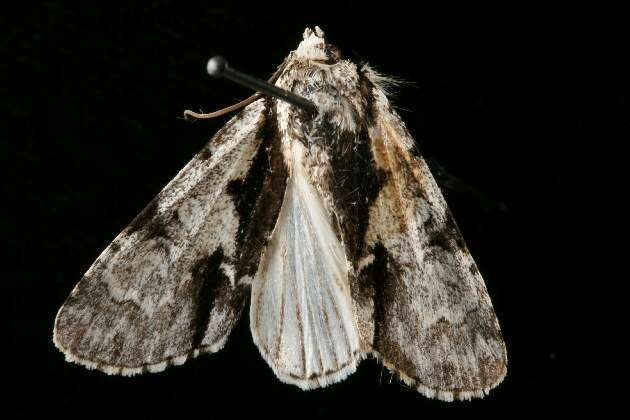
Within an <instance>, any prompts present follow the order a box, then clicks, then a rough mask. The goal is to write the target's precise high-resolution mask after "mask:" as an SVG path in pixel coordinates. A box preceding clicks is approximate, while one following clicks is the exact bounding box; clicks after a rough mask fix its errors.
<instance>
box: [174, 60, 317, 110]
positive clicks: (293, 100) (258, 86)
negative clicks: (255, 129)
mask: <svg viewBox="0 0 630 420" xmlns="http://www.w3.org/2000/svg"><path fill="white" fill-rule="evenodd" d="M285 67H286V62H285V63H283V64H282V65H281V66H280V67H279V68H278V70H276V72H275V73H274V74H273V76H271V78H270V79H269V81H268V82H266V81H264V80H262V79H258V78H257V77H253V76H250V75H248V74H245V73H242V72H240V71H238V70H236V69H234V68H232V67H230V66H229V64H228V62H227V61H226V60H225V58H223V57H221V56H214V57H212V58H211V59H210V60H209V61H208V65H207V66H206V69H207V71H208V74H209V75H211V76H213V77H216V78H221V77H225V78H226V79H229V80H232V81H233V82H236V83H238V84H240V85H243V86H246V87H248V88H250V89H253V90H255V91H256V93H255V94H253V95H252V96H250V97H249V98H247V99H245V100H243V101H240V102H238V103H236V104H234V105H231V106H229V107H226V108H223V109H220V110H218V111H215V112H210V113H208V114H199V113H196V112H193V111H190V110H186V111H184V117H193V118H196V119H209V118H215V117H219V116H221V115H224V114H227V113H228V112H232V111H236V110H237V109H240V108H242V107H244V106H247V105H249V104H251V103H252V102H254V101H255V100H257V99H258V98H260V97H262V96H263V95H268V96H273V97H275V98H278V99H280V100H283V101H285V102H288V103H290V104H292V105H294V106H297V107H298V108H301V109H303V110H305V111H306V112H308V113H309V114H315V113H317V107H316V106H315V104H314V103H313V102H311V101H309V100H308V99H306V98H303V97H301V96H298V95H296V94H294V93H292V92H289V91H287V90H284V89H281V88H279V87H277V86H275V85H273V84H272V83H273V82H275V81H276V80H277V79H278V77H279V76H280V74H281V73H282V71H283V70H284V68H285Z"/></svg>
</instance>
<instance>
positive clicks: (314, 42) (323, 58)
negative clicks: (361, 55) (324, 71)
mask: <svg viewBox="0 0 630 420" xmlns="http://www.w3.org/2000/svg"><path fill="white" fill-rule="evenodd" d="M295 58H297V59H301V60H312V61H319V62H322V63H326V64H335V63H337V62H338V61H339V60H341V53H340V52H339V50H338V49H337V47H335V46H334V45H331V44H327V43H326V38H325V37H324V31H322V30H321V29H320V27H319V26H316V27H315V30H312V29H311V28H306V29H305V30H304V35H303V39H302V42H300V45H298V47H297V50H295Z"/></svg>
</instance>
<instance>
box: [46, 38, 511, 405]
mask: <svg viewBox="0 0 630 420" xmlns="http://www.w3.org/2000/svg"><path fill="white" fill-rule="evenodd" d="M215 64H216V63H215ZM234 74H236V75H237V76H238V73H234ZM234 74H233V76H234ZM241 76H242V75H241ZM234 78H238V77H236V76H235V77H234ZM390 83H391V79H389V78H387V77H385V76H383V75H381V74H379V73H378V72H377V71H375V70H374V69H372V68H371V67H370V66H368V65H366V64H362V65H361V64H357V63H355V62H353V61H351V60H348V59H343V58H342V56H341V53H340V52H339V50H338V49H337V48H336V47H334V46H333V45H331V44H328V43H327V42H326V40H325V37H324V33H323V31H322V30H321V29H320V28H319V27H315V29H314V30H311V29H309V28H307V29H306V30H305V32H304V35H303V40H302V41H301V43H300V44H299V46H298V47H297V49H296V50H295V51H293V52H291V53H290V54H289V56H288V57H287V58H286V59H285V61H284V63H283V64H282V65H281V66H280V68H279V69H278V71H277V72H276V76H275V77H274V78H273V80H272V83H269V84H268V86H267V87H264V89H263V90H266V91H268V92H271V93H270V94H263V93H258V94H256V95H254V97H253V98H252V99H251V100H249V101H247V102H246V103H244V104H246V106H245V107H244V109H243V110H242V111H240V113H239V114H237V115H236V116H234V117H233V118H232V119H230V120H229V122H228V123H227V124H226V125H225V126H224V127H223V128H221V130H219V132H218V133H216V134H215V135H214V137H212V139H211V140H210V142H209V143H208V144H207V145H206V146H205V147H204V148H203V149H202V150H201V151H200V152H199V153H198V154H197V155H196V156H195V157H194V158H193V159H192V160H191V161H190V162H189V163H188V164H187V165H186V166H185V167H184V168H183V169H182V170H181V171H180V172H179V173H178V174H177V176H175V178H174V179H173V180H172V181H171V182H170V183H169V184H168V185H167V186H166V187H165V188H164V189H163V190H162V191H161V192H160V193H159V194H158V195H157V197H155V199H154V200H153V201H151V203H150V204H149V205H148V206H147V207H146V208H145V209H144V210H143V211H142V212H141V213H140V214H139V215H138V216H137V217H136V218H135V219H134V220H133V221H132V222H131V224H130V225H129V226H128V227H127V228H126V229H125V230H124V231H123V232H122V233H120V234H119V235H118V236H117V237H116V238H115V239H114V241H113V242H112V243H111V244H110V245H109V246H108V247H107V248H106V249H105V251H103V253H102V254H101V255H100V256H99V257H98V259H97V260H96V262H94V264H93V265H92V266H91V267H90V268H89V270H88V271H87V272H86V273H85V275H84V277H83V278H82V279H81V280H80V282H79V283H78V284H77V286H76V287H75V288H74V290H73V291H72V293H71V294H70V296H69V297H68V298H67V300H66V302H65V303H64V305H63V306H62V307H61V309H60V310H59V313H58V314H57V317H56V320H55V326H54V333H53V337H54V338H53V341H54V343H55V345H56V346H57V347H58V348H59V349H60V350H61V351H62V352H63V353H64V354H65V357H66V360H68V361H71V362H75V363H79V364H81V365H84V366H86V367H88V368H90V369H98V370H101V371H103V372H106V373H108V374H119V375H135V374H139V373H144V372H159V371H162V370H164V369H165V368H166V367H168V366H172V365H181V364H182V363H184V362H185V361H187V360H189V359H191V358H194V357H196V356H198V355H200V354H204V353H213V352H216V351H218V350H220V349H221V348H222V347H223V346H224V345H225V343H226V340H227V338H228V336H229V334H230V331H231V330H232V328H233V327H234V325H235V323H236V322H237V321H238V319H239V317H240V315H241V313H242V312H243V310H244V309H245V308H246V306H247V303H248V302H249V321H250V327H251V333H252V337H253V340H254V342H255V344H256V345H257V347H258V349H259V350H260V353H261V355H262V357H263V358H264V360H265V361H266V362H267V363H268V364H269V366H270V367H271V368H272V369H273V371H274V372H275V374H276V375H277V377H278V378H279V379H280V380H281V381H283V382H286V383H289V384H294V385H297V386H299V387H300V388H302V389H312V388H318V387H324V386H327V385H329V384H332V383H335V382H338V381H341V380H342V379H344V378H345V377H347V376H348V375H349V374H351V373H353V372H354V371H355V370H356V368H357V365H358V363H359V362H360V361H361V360H362V359H363V358H365V357H367V356H373V357H376V358H377V359H378V360H380V361H381V362H382V363H383V365H384V366H385V367H387V368H388V369H389V370H390V371H392V372H393V373H395V374H396V375H397V376H398V377H399V378H400V379H401V380H402V381H403V382H404V383H405V384H407V385H409V386H411V387H414V388H415V389H417V390H418V391H419V392H421V393H422V394H424V395H425V396H427V397H433V398H438V399H441V400H446V401H452V400H466V399H470V398H472V397H482V396H484V395H485V394H486V393H488V391H489V390H490V389H491V388H493V387H494V386H496V385H497V384H498V383H500V382H501V381H502V379H503V378H504V376H505V374H506V365H507V355H506V348H505V344H504V341H503V339H502V335H501V331H500V328H499V323H498V321H497V318H496V316H495V313H494V310H493V307H492V303H491V301H490V298H489V296H488V292H487V290H486V287H485V284H484V281H483V279H482V277H481V275H480V273H479V270H478V269H477V266H476V265H475V262H474V261H473V258H472V257H471V255H470V253H469V251H468V249H467V247H466V245H465V243H464V241H463V239H462V236H461V234H460V232H459V231H458V228H457V225H456V223H455V221H454V220H453V216H452V215H451V213H450V211H449V209H448V207H447V205H446V202H445V200H444V198H443V196H442V194H441V192H440V190H439V188H438V186H437V184H436V182H435V180H434V178H433V176H432V175H431V172H430V171H429V168H428V167H427V165H426V163H425V161H424V160H423V158H422V156H421V155H420V153H419V152H418V149H417V146H416V145H415V142H414V140H413V139H412V137H411V135H410V134H409V132H408V130H407V129H406V128H405V125H404V123H403V122H402V121H401V119H400V117H399V116H398V115H397V113H396V112H395V111H394V109H392V106H391V105H390V102H389V100H388V97H387V92H388V87H389V85H390ZM261 86H263V85H261ZM265 86H266V85H265ZM283 95H284V96H283ZM300 101H302V102H301V103H300ZM192 114H194V113H191V115H192ZM195 115H198V114H195Z"/></svg>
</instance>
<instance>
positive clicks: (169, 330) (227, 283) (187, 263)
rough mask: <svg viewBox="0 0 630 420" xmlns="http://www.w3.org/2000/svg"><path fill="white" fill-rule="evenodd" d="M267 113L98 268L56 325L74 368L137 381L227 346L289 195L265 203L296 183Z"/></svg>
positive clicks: (143, 219)
mask: <svg viewBox="0 0 630 420" xmlns="http://www.w3.org/2000/svg"><path fill="white" fill-rule="evenodd" d="M267 109H268V107H267V106H266V102H265V99H261V100H258V101H256V102H254V103H253V104H251V105H249V106H248V107H247V108H245V109H244V110H243V111H242V112H241V113H240V114H239V115H237V116H235V117H234V118H232V119H231V120H230V121H229V122H228V123H227V124H226V125H225V126H224V127H223V128H222V129H221V130H220V131H219V132H218V133H217V134H216V135H215V136H214V137H213V139H212V140H211V141H210V143H209V144H208V145H207V146H206V147H205V148H204V149H203V150H202V151H201V152H200V153H199V154H197V155H196V156H195V157H194V158H193V159H192V160H191V161H190V162H189V163H188V165H186V167H185V168H184V169H182V170H181V171H180V172H179V173H178V174H177V176H176V177H175V178H174V179H173V180H172V181H171V182H170V183H169V184H168V185H167V186H166V187H165V188H164V189H163V190H162V191H161V192H160V194H159V195H158V196H157V197H156V198H155V199H154V200H153V201H152V202H151V203H150V204H149V205H148V206H147V207H146V208H145V209H144V211H143V212H142V213H141V214H140V215H139V216H138V217H137V218H136V219H135V220H134V221H133V222H132V223H131V224H130V225H129V226H128V227H127V228H126V229H125V230H124V231H123V232H122V233H121V234H120V235H119V236H118V237H117V238H116V239H115V240H114V241H113V242H112V244H111V245H110V246H109V247H108V248H107V249H105V251H104V252H103V253H102V254H101V255H100V256H99V258H98V259H97V260H96V262H95V263H94V264H93V265H92V267H90V269H89V270H88V271H87V273H86V274H85V276H84V277H83V278H82V279H81V281H80V282H79V283H78V284H77V286H76V287H75V289H74V290H73V291H72V293H71V295H70V296H69V297H68V299H67V300H66V302H65V303H64V305H63V306H62V308H61V309H60V310H59V313H58V315H57V319H56V321H55V330H54V338H53V340H54V342H55V345H56V346H57V347H58V348H59V349H60V350H61V351H63V352H64V353H65V355H66V358H67V359H68V360H69V361H73V362H77V363H80V364H83V365H85V366H87V367H89V368H96V369H99V370H102V371H104V372H107V373H109V374H124V375H132V374H136V373H141V372H145V371H160V370H163V369H164V368H166V367H167V366H169V365H171V364H181V363H183V362H184V361H186V360H187V359H188V358H190V357H194V356H197V355H198V354H200V353H207V352H214V351H217V350H219V349H220V348H221V347H223V345H224V343H225V341H226V340H227V337H228V334H229V332H230V331H231V329H232V327H233V325H234V324H235V322H236V321H237V319H238V317H239V314H240V312H241V311H242V308H243V305H244V302H245V299H244V298H245V296H246V293H247V287H248V285H247V283H248V281H247V280H248V279H247V277H248V275H251V274H253V272H252V270H251V268H250V267H251V265H257V261H258V259H259V258H260V252H261V251H262V249H261V246H262V247H264V245H265V244H266V237H267V235H268V229H267V228H265V227H264V226H260V225H261V224H264V223H266V222H267V221H268V220H270V219H274V220H275V217H276V216H277V211H279V206H280V202H281V201H282V194H283V191H284V190H283V189H282V190H281V191H280V192H279V193H276V195H269V196H267V195H265V194H264V192H265V191H264V190H265V189H266V188H269V187H270V186H272V185H281V184H282V183H283V182H284V180H285V179H286V170H285V171H284V175H283V169H284V167H283V166H280V167H278V168H276V170H275V171H272V170H271V168H270V167H269V166H270V165H271V164H272V161H274V160H273V159H271V158H270V157H269V156H268V154H269V153H271V150H272V146H271V145H270V142H271V137H270V136H269V131H268V130H269V128H268V124H266V122H267V120H268V119H269V118H268V116H267V115H266V112H267ZM261 146H262V147H261ZM276 160H277V159H276ZM278 194H279V195H280V196H279V197H278ZM274 200H276V201H278V203H277V204H274V203H273V202H274ZM248 206H249V207H248ZM274 209H275V210H274ZM274 211H275V212H276V214H275V215H274ZM251 215H254V216H251ZM246 219H247V220H246ZM267 225H268V224H267ZM241 265H242V266H244V267H248V268H247V269H245V270H243V269H240V268H237V267H240V266H241Z"/></svg>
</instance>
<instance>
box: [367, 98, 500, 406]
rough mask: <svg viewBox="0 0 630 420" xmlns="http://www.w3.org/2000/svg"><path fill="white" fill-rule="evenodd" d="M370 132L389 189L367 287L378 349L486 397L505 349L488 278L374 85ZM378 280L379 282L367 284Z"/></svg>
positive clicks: (422, 386)
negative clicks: (491, 299) (478, 266)
mask: <svg viewBox="0 0 630 420" xmlns="http://www.w3.org/2000/svg"><path fill="white" fill-rule="evenodd" d="M372 107H373V120H372V122H371V126H370V130H369V135H370V147H371V152H372V157H373V163H374V164H375V165H376V167H377V168H378V172H379V180H380V184H381V185H380V190H379V193H378V196H377V197H376V199H375V201H374V202H373V203H372V205H371V207H370V212H369V228H368V231H367V234H366V246H367V249H369V250H370V252H371V254H372V255H370V256H368V259H367V260H366V261H369V260H370V259H372V258H373V262H372V263H371V264H364V265H365V267H366V268H365V270H364V271H363V272H362V273H361V277H363V278H364V280H363V281H362V283H361V284H364V285H365V284H370V285H371V289H372V290H367V289H366V291H364V292H368V293H369V294H370V295H372V296H373V302H374V306H373V319H374V339H373V347H374V352H375V353H376V354H377V355H379V356H380V357H381V358H382V360H383V362H384V363H385V365H386V366H387V367H389V368H390V369H392V370H394V371H396V372H397V373H398V374H399V375H400V376H401V378H402V379H403V380H404V381H405V382H407V383H408V384H410V385H412V386H415V387H417V388H418V390H419V391H421V392H423V393H424V394H425V395H427V396H430V397H436V398H440V399H443V400H452V399H469V398H471V397H473V396H483V395H484V393H485V392H487V391H488V390H489V389H490V388H492V387H494V386H495V385H496V384H498V383H499V382H500V381H501V380H502V379H503V377H504V375H505V372H506V363H507V357H506V351H505V345H504V342H503V339H502V336H501V332H500V329H499V324H498V321H497V319H496V316H495V314H494V310H493V308H492V303H491V302H490V298H489V296H488V293H487V291H486V287H485V285H484V282H483V279H482V277H481V275H480V273H479V271H478V270H477V266H476V265H475V262H474V261H473V259H472V257H471V255H470V253H469V251H468V250H467V248H466V245H465V244H464V241H463V239H462V237H461V235H460V233H459V231H458V229H457V226H456V224H455V222H454V220H453V218H452V216H451V213H450V211H449V210H448V208H447V205H446V203H445V201H444V198H443V197H442V194H441V192H440V190H439V188H438V186H437V185H436V183H435V181H434V179H433V177H432V175H431V173H430V172H429V169H428V167H427V165H426V164H425V162H424V160H423V159H422V158H421V157H419V156H414V154H413V153H412V149H413V147H414V145H413V140H412V139H411V137H410V136H409V134H408V132H407V130H406V129H405V127H404V124H403V123H402V121H401V120H400V118H399V117H398V116H397V115H396V114H395V112H394V111H392V110H391V108H390V105H389V103H388V101H387V99H386V98H385V95H384V94H383V93H382V92H381V91H380V90H379V89H374V102H373V104H372ZM365 278H369V279H370V281H366V279H365Z"/></svg>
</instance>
